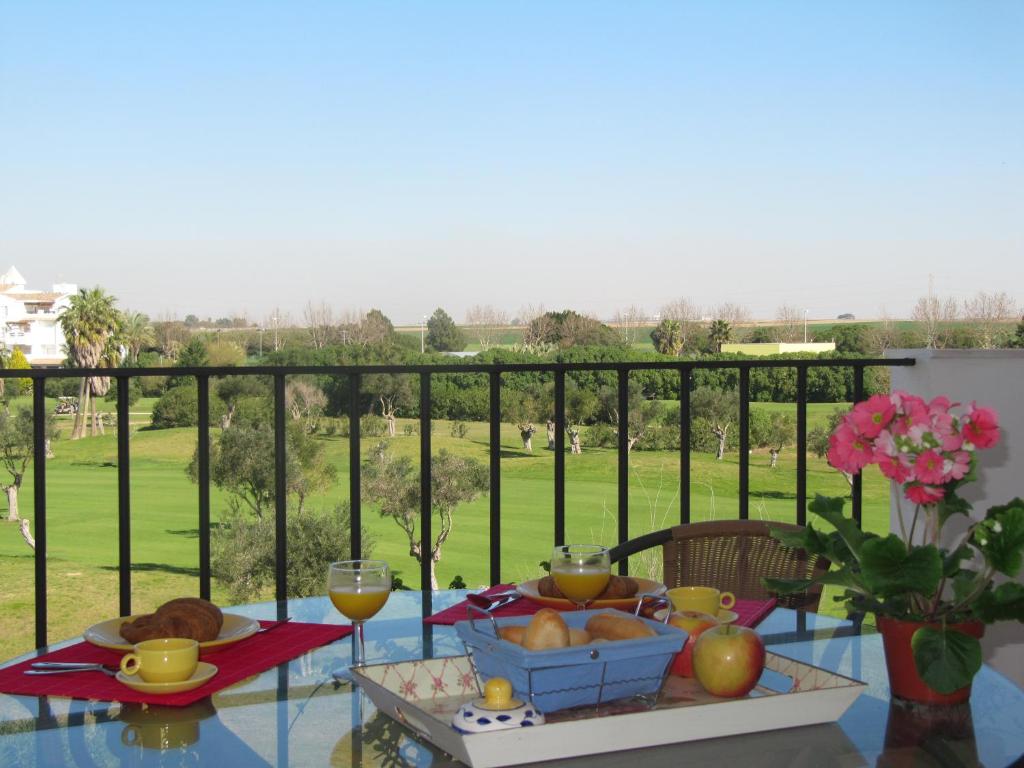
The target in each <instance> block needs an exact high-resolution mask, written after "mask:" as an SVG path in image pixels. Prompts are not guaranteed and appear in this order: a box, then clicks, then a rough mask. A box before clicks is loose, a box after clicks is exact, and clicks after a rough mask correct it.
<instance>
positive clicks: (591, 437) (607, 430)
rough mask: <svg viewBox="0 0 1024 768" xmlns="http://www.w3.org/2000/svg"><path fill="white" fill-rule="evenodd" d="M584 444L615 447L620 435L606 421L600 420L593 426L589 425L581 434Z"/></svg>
mask: <svg viewBox="0 0 1024 768" xmlns="http://www.w3.org/2000/svg"><path fill="white" fill-rule="evenodd" d="M580 441H581V442H582V443H583V445H592V446H596V447H598V448H614V447H615V446H616V445H618V437H617V436H616V435H615V430H614V429H612V428H611V426H610V425H608V424H605V423H604V422H599V423H597V424H595V425H594V426H592V427H587V430H586V432H585V433H584V434H582V435H580Z"/></svg>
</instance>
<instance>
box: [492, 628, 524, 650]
mask: <svg viewBox="0 0 1024 768" xmlns="http://www.w3.org/2000/svg"><path fill="white" fill-rule="evenodd" d="M525 634H526V627H525V626H524V625H523V624H512V625H510V626H507V627H498V637H500V638H501V639H502V640H508V641H509V642H510V643H515V644H516V645H522V644H523V635H525Z"/></svg>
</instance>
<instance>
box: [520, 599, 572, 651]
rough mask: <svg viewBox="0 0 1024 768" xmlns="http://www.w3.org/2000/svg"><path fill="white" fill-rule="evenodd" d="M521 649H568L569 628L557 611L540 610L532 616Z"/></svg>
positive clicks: (549, 609)
mask: <svg viewBox="0 0 1024 768" xmlns="http://www.w3.org/2000/svg"><path fill="white" fill-rule="evenodd" d="M523 647H524V648H526V649H527V650H530V651H544V650H547V649H549V648H568V647H569V627H568V626H566V624H565V620H564V619H563V618H562V616H561V614H560V613H559V612H558V611H555V610H552V609H551V608H541V609H540V610H539V611H537V613H535V614H534V615H533V618H532V619H531V620H530V623H529V624H528V625H527V626H526V633H525V634H524V635H523Z"/></svg>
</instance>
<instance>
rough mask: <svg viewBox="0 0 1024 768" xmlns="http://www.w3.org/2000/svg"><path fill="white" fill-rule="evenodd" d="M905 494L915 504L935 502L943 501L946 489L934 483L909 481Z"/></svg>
mask: <svg viewBox="0 0 1024 768" xmlns="http://www.w3.org/2000/svg"><path fill="white" fill-rule="evenodd" d="M903 495H904V496H906V497H907V498H908V499H910V500H911V501H912V502H914V503H915V504H935V503H936V502H939V501H942V497H943V496H944V495H945V491H943V490H942V488H939V487H937V486H934V485H921V484H920V483H909V484H908V485H907V486H906V487H905V488H904V490H903Z"/></svg>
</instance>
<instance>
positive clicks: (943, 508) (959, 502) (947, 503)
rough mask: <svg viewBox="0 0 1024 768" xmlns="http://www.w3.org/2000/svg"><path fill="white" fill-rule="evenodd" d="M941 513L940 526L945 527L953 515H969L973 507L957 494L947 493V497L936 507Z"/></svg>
mask: <svg viewBox="0 0 1024 768" xmlns="http://www.w3.org/2000/svg"><path fill="white" fill-rule="evenodd" d="M935 506H936V508H937V510H938V513H939V525H940V526H942V525H945V524H946V521H947V520H949V518H951V517H952V516H953V515H969V514H970V512H971V505H970V504H969V503H967V501H965V500H964V499H962V498H960V497H959V496H957V495H956V494H955V493H947V494H946V496H945V497H944V498H943V499H942V501H940V502H939V503H938V504H936V505H935Z"/></svg>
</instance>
